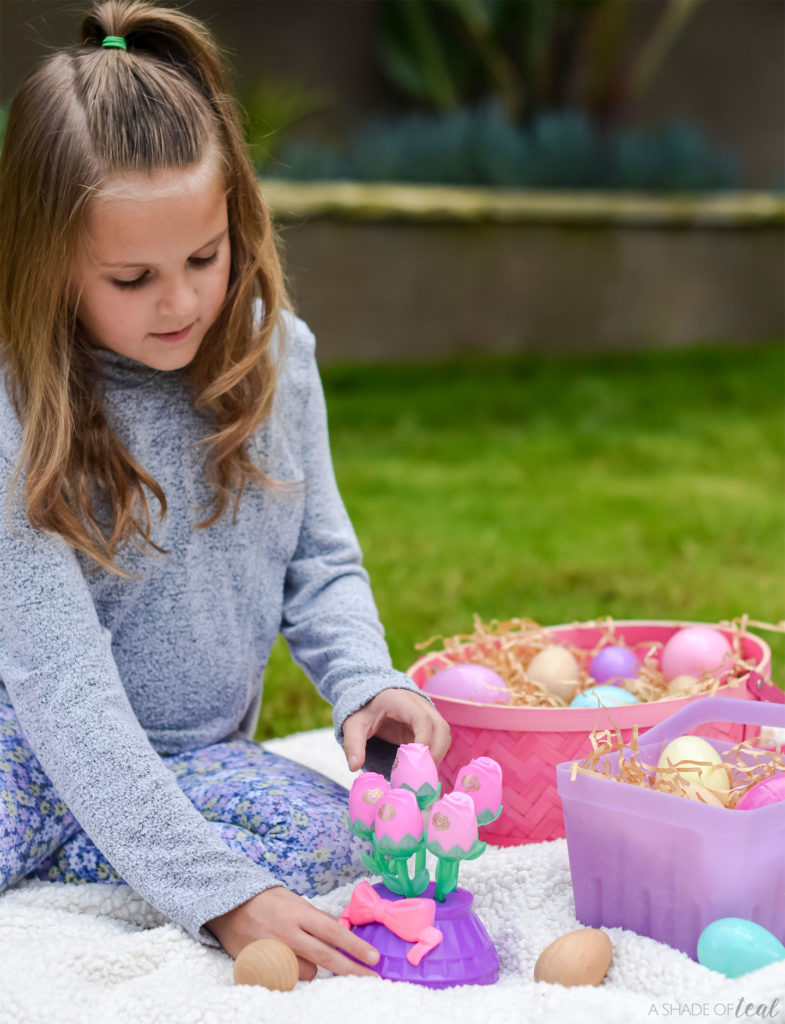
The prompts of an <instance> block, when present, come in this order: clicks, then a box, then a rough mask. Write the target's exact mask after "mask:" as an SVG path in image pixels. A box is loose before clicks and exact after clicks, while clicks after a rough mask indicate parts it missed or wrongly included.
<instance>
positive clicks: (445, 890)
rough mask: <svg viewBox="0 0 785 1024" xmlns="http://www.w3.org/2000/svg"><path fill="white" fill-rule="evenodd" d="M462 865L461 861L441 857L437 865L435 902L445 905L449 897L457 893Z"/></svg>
mask: <svg viewBox="0 0 785 1024" xmlns="http://www.w3.org/2000/svg"><path fill="white" fill-rule="evenodd" d="M460 865H461V862H460V861H459V860H445V859H444V858H443V857H439V863H438V864H437V865H436V891H435V892H434V894H433V898H434V899H435V900H439V902H440V903H444V901H445V900H446V899H447V896H448V895H449V894H450V893H451V892H454V891H455V889H456V887H457V885H458V868H459V867H460Z"/></svg>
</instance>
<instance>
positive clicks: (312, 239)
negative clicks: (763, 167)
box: [283, 219, 785, 362]
mask: <svg viewBox="0 0 785 1024" xmlns="http://www.w3.org/2000/svg"><path fill="white" fill-rule="evenodd" d="M283 238H284V249H285V262H286V265H287V267H288V270H289V276H290V280H291V285H292V291H293V295H294V299H295V301H296V304H297V309H298V312H299V313H300V315H301V316H303V317H304V318H305V319H306V320H307V321H308V322H309V324H310V325H311V327H312V329H313V330H314V331H315V332H316V335H317V338H318V342H319V358H320V361H322V362H336V361H342V360H359V361H382V362H384V361H398V360H408V359H415V360H416V359H422V360H431V359H444V358H449V357H452V356H456V355H465V354H468V353H472V352H479V351H482V352H484V353H486V354H487V353H504V352H525V351H537V352H551V353H554V352H559V353H567V352H586V353H589V352H600V351H612V350H621V349H626V350H633V349H650V348H663V347H682V346H692V345H700V344H705V343H717V342H720V343H725V342H728V343H733V344H736V343H740V342H741V343H746V344H756V343H761V342H768V341H771V340H772V339H775V338H782V337H783V334H784V333H785V311H784V310H783V281H784V280H785V247H783V239H782V233H781V231H777V230H772V229H767V228H746V229H745V228H741V229H728V230H726V229H699V228H684V229H671V228H666V229H658V228H653V227H631V226H628V227H618V226H605V227H601V226H596V227H580V226H577V227H569V226H565V225H543V224H493V223H485V224H472V225H462V224H414V223H397V224H396V223H372V222H371V223H364V224H356V223H349V222H342V221H335V220H326V219H314V220H310V221H307V222H305V223H301V224H298V225H286V226H284V228H283Z"/></svg>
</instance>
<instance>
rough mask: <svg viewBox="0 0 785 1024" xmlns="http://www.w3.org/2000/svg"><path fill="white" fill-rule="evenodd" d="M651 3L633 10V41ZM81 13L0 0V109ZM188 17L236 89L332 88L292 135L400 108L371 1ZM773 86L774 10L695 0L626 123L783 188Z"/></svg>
mask: <svg viewBox="0 0 785 1024" xmlns="http://www.w3.org/2000/svg"><path fill="white" fill-rule="evenodd" d="M401 2H405V0H401ZM661 4H662V0H642V2H641V3H639V4H638V6H637V8H636V16H637V19H638V27H637V29H636V32H637V36H640V35H641V34H642V33H644V32H645V30H646V27H647V25H648V24H649V23H650V22H651V20H652V19H653V17H654V16H655V15H656V13H657V11H658V10H659V8H660V6H661ZM86 6H87V4H86V3H80V2H78V0H77V2H73V0H0V102H2V103H7V102H8V100H9V98H10V96H11V95H12V93H13V91H14V89H15V88H16V87H17V85H18V83H19V82H20V80H21V78H22V77H23V75H24V74H26V73H27V71H29V69H30V68H31V67H32V66H33V65H34V64H35V62H36V61H37V60H38V59H39V58H40V57H41V56H42V55H43V54H44V53H45V52H46V51H47V48H49V47H57V46H61V45H64V44H66V43H69V42H71V41H73V39H74V38H75V33H76V28H77V26H78V23H79V19H80V13H81V11H82V10H83V9H85V7H86ZM188 10H189V11H191V12H192V13H193V14H195V15H196V16H197V17H201V18H204V19H206V20H208V21H209V22H210V24H211V25H212V26H213V28H214V29H215V31H216V32H217V34H218V36H219V38H220V39H221V40H222V42H223V43H224V44H225V46H226V47H227V48H228V49H229V50H230V51H233V53H234V57H233V64H234V66H235V70H236V73H237V78H238V81H239V84H240V85H241V86H242V85H247V84H248V83H252V82H253V81H254V80H255V79H256V78H258V77H259V75H260V74H262V73H263V74H265V75H270V74H272V75H278V76H283V77H286V78H290V77H297V78H299V79H301V80H302V81H303V82H304V83H306V84H308V85H312V86H313V85H318V86H321V87H324V86H327V87H328V88H329V89H330V90H332V92H333V94H334V97H335V103H334V105H333V106H332V108H331V109H330V110H329V111H327V112H326V113H325V114H323V115H319V116H314V117H313V118H311V120H310V122H309V123H308V124H305V125H303V128H304V129H305V128H307V129H308V130H309V131H319V132H322V133H327V134H330V133H336V132H337V133H341V132H343V131H345V130H347V129H348V128H349V127H351V126H352V125H353V124H355V123H357V121H358V120H361V119H363V118H364V117H366V116H368V115H369V114H370V113H372V112H375V111H377V110H394V109H396V108H399V107H400V106H401V101H400V100H399V99H397V98H396V96H395V94H394V93H393V92H392V90H391V89H390V88H389V87H388V86H387V83H386V82H385V81H384V79H383V77H382V75H381V73H380V71H379V70H378V67H377V66H376V63H375V61H374V57H373V47H374V38H375V33H376V22H377V14H378V4H377V2H376V0H193V2H191V3H190V4H188ZM630 38H631V41H633V42H634V41H635V38H636V34H635V33H633V34H631V37H630ZM784 82H785V3H782V2H780V0H705V2H704V4H703V6H701V7H700V8H699V9H698V11H697V13H696V14H695V16H694V17H693V19H692V21H691V22H690V23H689V24H688V25H687V27H686V29H685V31H684V32H683V34H682V36H681V37H680V38H679V40H678V42H677V44H676V46H675V48H674V49H673V50H672V51H671V53H670V54H669V55H668V57H667V59H666V61H665V63H664V65H663V66H662V67H661V69H660V72H659V74H658V76H657V77H656V78H655V80H654V82H653V85H652V88H651V89H650V90H649V91H648V92H647V93H646V94H645V95H644V96H643V97H642V99H641V100H640V101H639V102H638V103H636V104H635V105H634V106H632V107H631V108H630V110H629V112H628V120H629V122H630V123H631V124H635V125H640V126H655V125H658V124H661V123H664V122H668V121H671V120H674V119H688V120H692V121H694V122H697V123H698V124H699V125H701V126H703V127H704V129H705V130H706V131H707V132H708V134H709V136H710V138H712V139H713V140H714V141H715V142H717V143H723V144H726V145H728V146H730V147H731V148H732V149H735V150H736V151H737V152H738V154H739V155H740V156H741V158H742V161H743V165H744V169H745V174H746V182H747V184H748V185H750V186H752V187H762V188H769V187H771V186H772V184H773V183H774V182H775V181H779V182H782V183H785V171H783V159H784V156H785V144H784V142H783V140H784V139H785V134H784V131H785V89H783V83H784Z"/></svg>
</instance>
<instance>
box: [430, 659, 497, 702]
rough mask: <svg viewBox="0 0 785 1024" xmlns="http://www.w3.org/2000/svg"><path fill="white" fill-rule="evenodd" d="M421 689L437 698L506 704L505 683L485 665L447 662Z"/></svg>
mask: <svg viewBox="0 0 785 1024" xmlns="http://www.w3.org/2000/svg"><path fill="white" fill-rule="evenodd" d="M423 690H424V691H425V692H426V693H429V694H432V695H433V694H436V695H437V696H439V697H453V698H455V700H473V701H476V702H477V703H478V704H509V703H510V691H509V690H508V689H507V684H506V683H505V681H504V680H503V679H502V677H501V676H500V675H499V673H498V672H494V671H493V669H492V668H486V666H485V665H471V664H466V665H450V666H449V668H443V669H441V670H440V671H438V672H435V673H434V674H433V675H432V676H431V677H430V679H426V681H425V683H424V684H423Z"/></svg>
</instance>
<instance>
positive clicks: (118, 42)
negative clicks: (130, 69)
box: [101, 36, 128, 50]
mask: <svg viewBox="0 0 785 1024" xmlns="http://www.w3.org/2000/svg"><path fill="white" fill-rule="evenodd" d="M101 46H105V47H106V48H107V49H108V50H127V49H128V47H127V46H126V45H125V39H123V37H122V36H105V37H104V41H103V42H102V43H101Z"/></svg>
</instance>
